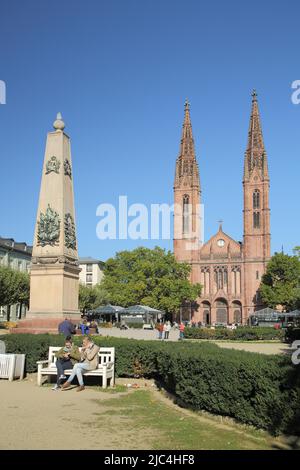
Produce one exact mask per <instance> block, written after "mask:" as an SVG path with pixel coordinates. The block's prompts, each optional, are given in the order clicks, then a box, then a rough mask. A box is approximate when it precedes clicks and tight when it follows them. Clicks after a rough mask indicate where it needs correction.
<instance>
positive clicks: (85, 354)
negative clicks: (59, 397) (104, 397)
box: [62, 336, 100, 392]
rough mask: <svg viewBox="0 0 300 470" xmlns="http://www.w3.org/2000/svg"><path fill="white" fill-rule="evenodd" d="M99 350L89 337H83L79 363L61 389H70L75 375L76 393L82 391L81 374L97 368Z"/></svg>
mask: <svg viewBox="0 0 300 470" xmlns="http://www.w3.org/2000/svg"><path fill="white" fill-rule="evenodd" d="M99 350H100V348H99V346H97V345H96V344H95V343H93V341H92V340H91V338H90V337H89V336H85V337H84V338H83V342H82V349H81V362H79V363H77V364H75V366H74V367H73V371H72V374H71V375H70V377H69V378H68V380H67V381H66V382H65V383H64V384H63V386H62V389H63V390H65V389H67V388H69V387H70V385H71V382H72V380H73V379H74V377H75V375H76V376H77V379H78V382H79V387H78V388H77V392H81V391H82V390H84V384H83V377H82V374H83V373H84V372H86V371H88V370H94V369H97V367H98V362H99V356H98V352H99Z"/></svg>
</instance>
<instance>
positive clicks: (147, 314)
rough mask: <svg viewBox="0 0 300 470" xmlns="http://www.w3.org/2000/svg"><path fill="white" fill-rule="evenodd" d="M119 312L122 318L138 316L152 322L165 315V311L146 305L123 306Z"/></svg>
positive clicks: (135, 317)
mask: <svg viewBox="0 0 300 470" xmlns="http://www.w3.org/2000/svg"><path fill="white" fill-rule="evenodd" d="M120 314H121V317H122V318H123V317H125V318H126V319H131V320H132V319H137V318H139V319H141V320H142V321H146V323H149V320H150V319H151V320H152V321H153V322H157V320H158V319H159V318H161V317H163V316H164V315H165V312H163V311H162V310H157V309H155V308H152V307H148V306H147V305H132V306H131V307H127V308H124V309H123V310H122V312H120ZM125 318H124V319H125Z"/></svg>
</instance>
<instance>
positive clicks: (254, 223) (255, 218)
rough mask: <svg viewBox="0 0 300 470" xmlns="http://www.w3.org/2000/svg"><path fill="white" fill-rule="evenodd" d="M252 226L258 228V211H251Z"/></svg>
mask: <svg viewBox="0 0 300 470" xmlns="http://www.w3.org/2000/svg"><path fill="white" fill-rule="evenodd" d="M253 227H254V228H260V213H259V212H253Z"/></svg>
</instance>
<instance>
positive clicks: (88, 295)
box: [79, 283, 108, 313]
mask: <svg viewBox="0 0 300 470" xmlns="http://www.w3.org/2000/svg"><path fill="white" fill-rule="evenodd" d="M106 303H108V296H107V293H106V291H105V289H104V288H103V286H102V284H101V283H100V284H96V285H95V286H90V287H88V286H85V285H84V284H79V309H80V310H81V312H83V313H85V312H87V311H88V310H92V309H93V308H96V307H99V305H103V304H106Z"/></svg>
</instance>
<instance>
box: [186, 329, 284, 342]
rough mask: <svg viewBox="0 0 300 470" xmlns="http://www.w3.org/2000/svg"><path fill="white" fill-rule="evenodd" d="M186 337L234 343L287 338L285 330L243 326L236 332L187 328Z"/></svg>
mask: <svg viewBox="0 0 300 470" xmlns="http://www.w3.org/2000/svg"><path fill="white" fill-rule="evenodd" d="M184 336H185V337H186V338H189V339H225V340H226V339H228V340H233V341H241V340H242V341H260V340H265V341H268V340H279V341H283V340H284V337H285V333H284V330H281V329H280V330H276V329H275V328H273V327H268V326H266V327H258V326H256V327H247V326H241V327H238V328H237V329H236V330H230V329H229V328H216V329H215V330H214V329H212V328H185V330H184Z"/></svg>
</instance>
